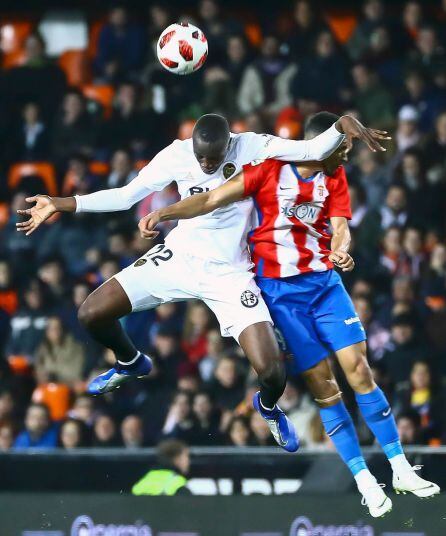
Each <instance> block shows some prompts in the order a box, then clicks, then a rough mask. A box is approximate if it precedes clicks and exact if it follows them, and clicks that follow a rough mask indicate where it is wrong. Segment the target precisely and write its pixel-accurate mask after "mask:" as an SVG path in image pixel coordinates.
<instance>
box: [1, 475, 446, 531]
mask: <svg viewBox="0 0 446 536" xmlns="http://www.w3.org/2000/svg"><path fill="white" fill-rule="evenodd" d="M59 478H61V479H63V478H64V475H63V474H61V475H59ZM85 485H86V486H87V487H88V480H86V481H85ZM445 512H446V497H445V496H440V497H437V498H436V499H435V500H432V501H420V500H419V499H416V498H415V497H408V496H407V497H400V496H398V497H396V498H395V499H394V508H393V511H392V512H391V513H390V514H389V515H388V516H386V517H385V518H384V519H377V520H376V519H373V518H371V517H370V516H367V515H366V514H365V510H364V508H363V507H361V505H360V501H359V500H358V496H357V494H356V495H352V494H345V495H341V494H337V495H333V496H325V497H324V498H322V496H321V495H304V496H290V495H288V496H282V497H258V496H257V497H254V496H252V497H242V496H233V497H132V496H129V495H122V496H120V495H119V494H117V493H115V494H109V493H102V494H97V493H86V494H65V493H64V494H55V493H49V494H45V493H42V494H17V493H11V494H3V493H2V494H0V518H1V529H0V531H1V534H2V536H444V535H445V534H446V521H445Z"/></svg>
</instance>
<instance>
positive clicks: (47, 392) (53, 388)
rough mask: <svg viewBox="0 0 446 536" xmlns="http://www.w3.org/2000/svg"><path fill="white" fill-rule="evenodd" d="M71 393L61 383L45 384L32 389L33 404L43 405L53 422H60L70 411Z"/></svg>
mask: <svg viewBox="0 0 446 536" xmlns="http://www.w3.org/2000/svg"><path fill="white" fill-rule="evenodd" d="M70 398H71V391H70V388H69V387H68V385H65V384H63V383H46V384H42V385H39V386H37V387H36V388H35V389H34V392H33V395H32V400H33V402H37V403H41V404H45V405H46V406H47V407H48V409H49V411H50V415H51V418H52V419H53V420H54V421H60V420H62V419H63V418H64V417H65V416H66V414H67V411H68V410H69V409H70Z"/></svg>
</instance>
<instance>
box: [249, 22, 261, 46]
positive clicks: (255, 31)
mask: <svg viewBox="0 0 446 536" xmlns="http://www.w3.org/2000/svg"><path fill="white" fill-rule="evenodd" d="M245 35H246V38H247V39H248V41H249V43H250V44H251V45H252V46H253V47H256V48H257V47H259V46H260V43H261V42H262V30H261V28H260V25H259V24H257V23H256V22H248V23H247V24H246V25H245Z"/></svg>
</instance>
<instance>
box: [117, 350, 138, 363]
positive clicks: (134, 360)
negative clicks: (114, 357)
mask: <svg viewBox="0 0 446 536" xmlns="http://www.w3.org/2000/svg"><path fill="white" fill-rule="evenodd" d="M140 355H141V352H137V354H136V355H135V357H134V358H133V359H132V360H131V361H119V359H118V363H119V364H120V365H123V366H124V367H125V366H127V365H133V363H136V361H137V360H138V357H139V356H140Z"/></svg>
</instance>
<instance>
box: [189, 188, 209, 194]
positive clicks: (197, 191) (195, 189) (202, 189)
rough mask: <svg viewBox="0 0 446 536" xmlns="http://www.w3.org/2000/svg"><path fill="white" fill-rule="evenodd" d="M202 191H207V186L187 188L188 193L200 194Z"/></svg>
mask: <svg viewBox="0 0 446 536" xmlns="http://www.w3.org/2000/svg"><path fill="white" fill-rule="evenodd" d="M203 192H209V188H202V187H201V186H192V188H189V195H195V194H202V193H203Z"/></svg>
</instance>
